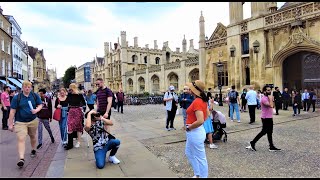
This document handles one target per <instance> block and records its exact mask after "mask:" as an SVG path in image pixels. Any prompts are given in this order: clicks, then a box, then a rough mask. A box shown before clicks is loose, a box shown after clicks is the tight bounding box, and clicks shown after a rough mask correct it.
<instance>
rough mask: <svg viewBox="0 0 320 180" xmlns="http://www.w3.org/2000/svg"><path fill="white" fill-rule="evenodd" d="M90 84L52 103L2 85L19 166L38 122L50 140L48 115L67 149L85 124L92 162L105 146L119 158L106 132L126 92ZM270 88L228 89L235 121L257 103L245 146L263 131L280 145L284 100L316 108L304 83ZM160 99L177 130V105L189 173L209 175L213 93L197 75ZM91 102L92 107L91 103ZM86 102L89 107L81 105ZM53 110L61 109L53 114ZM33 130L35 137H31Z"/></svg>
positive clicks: (6, 125)
mask: <svg viewBox="0 0 320 180" xmlns="http://www.w3.org/2000/svg"><path fill="white" fill-rule="evenodd" d="M95 85H96V86H97V91H96V92H92V90H89V91H88V92H85V91H79V89H78V86H77V85H76V84H75V83H71V84H70V86H69V88H68V90H67V89H65V88H61V89H60V90H59V92H58V94H57V98H56V99H55V103H54V104H53V103H52V99H53V98H52V97H53V96H52V95H50V94H48V93H47V91H46V90H45V89H40V90H39V91H38V92H37V93H35V92H33V91H32V84H31V83H30V82H29V81H25V82H23V84H22V91H21V92H20V93H18V94H16V95H14V94H13V95H11V94H12V93H11V90H10V87H7V86H5V87H4V89H3V90H4V92H3V93H2V94H1V104H2V111H3V119H2V127H3V129H4V130H7V129H9V130H10V131H14V132H15V133H16V135H17V148H18V155H19V156H18V157H19V160H18V163H17V165H18V166H19V167H23V166H24V163H25V158H24V155H25V144H26V137H27V135H29V137H30V144H31V148H32V150H31V157H35V156H36V154H37V151H36V150H37V149H40V148H41V147H42V144H43V142H42V136H43V135H42V133H43V132H42V131H43V125H44V127H45V129H46V130H47V131H48V134H49V136H50V139H51V143H55V137H54V136H53V134H52V131H51V128H50V122H51V121H52V119H54V120H57V121H58V122H59V129H60V136H61V137H60V138H61V142H62V146H64V148H65V149H66V150H69V149H72V148H74V147H75V148H79V147H80V145H81V135H82V134H83V130H84V131H86V132H87V133H88V134H89V136H90V137H91V138H92V142H93V151H94V156H95V160H96V167H97V168H99V169H102V168H104V166H105V159H106V156H107V152H108V151H110V155H109V158H108V161H109V162H112V163H114V164H119V163H120V160H119V159H117V158H116V156H115V155H116V153H117V150H118V149H119V147H120V140H119V139H117V138H116V137H114V136H113V135H112V134H111V126H112V125H113V122H112V120H111V119H110V117H111V111H112V108H114V111H118V112H121V113H123V102H124V101H125V94H124V93H123V92H122V90H121V89H119V92H117V93H113V92H112V90H111V89H109V88H108V87H106V86H105V85H104V81H103V80H102V79H101V78H98V79H97V80H96V84H95ZM271 92H272V87H270V86H268V85H265V86H264V87H263V89H262V91H260V90H258V91H255V90H254V86H250V87H249V91H247V90H246V89H244V90H243V92H242V93H241V94H239V93H238V92H237V91H236V90H235V86H231V88H230V89H228V92H227V95H226V99H225V101H226V103H227V104H228V107H229V112H228V115H229V118H230V121H231V122H233V121H234V117H233V114H234V112H235V113H236V119H237V122H238V123H240V122H241V119H240V112H246V109H247V108H246V107H247V106H248V110H249V116H250V121H249V124H253V123H255V120H256V117H255V115H256V113H255V111H256V109H258V110H261V121H262V130H261V132H260V133H259V134H258V135H257V136H256V137H255V138H254V139H253V140H252V141H250V142H249V146H247V147H246V148H247V149H251V150H253V151H256V148H255V144H256V143H257V142H258V141H259V139H260V138H261V137H262V136H264V135H266V134H267V137H268V141H269V150H270V151H280V150H281V149H279V148H276V147H275V146H274V143H273V140H272V133H273V115H274V114H275V115H278V114H279V112H278V111H279V109H281V108H282V107H283V109H284V110H288V107H289V105H290V104H292V106H293V110H294V114H293V115H294V116H295V115H296V114H297V113H298V114H299V113H300V109H301V108H302V105H303V108H304V111H309V109H310V106H311V105H312V106H313V112H314V111H315V101H316V94H315V93H314V90H313V89H311V90H310V92H309V91H308V90H307V89H306V90H305V91H304V93H303V94H302V95H301V94H300V92H298V91H292V93H291V94H289V93H288V89H287V88H285V89H284V92H282V93H281V92H280V91H279V88H278V87H275V91H273V93H271ZM290 99H291V101H290ZM163 101H164V105H165V110H166V115H167V117H166V123H165V128H166V130H167V131H171V130H176V128H175V127H174V119H175V116H176V114H177V111H178V110H179V108H180V109H181V113H182V116H183V124H184V125H183V127H182V128H181V129H182V130H184V131H185V133H186V147H185V154H186V157H187V159H188V161H189V163H190V165H191V166H192V168H193V171H194V177H208V162H207V159H206V152H205V147H206V146H205V142H206V141H208V146H209V148H210V149H216V148H218V146H217V145H215V144H214V143H213V142H214V141H213V133H214V131H215V130H216V129H215V128H214V125H213V121H214V114H215V113H214V112H215V111H214V109H215V108H214V104H218V103H217V101H218V97H217V96H214V97H212V94H211V92H210V89H209V92H208V93H206V92H205V84H204V82H202V81H200V80H196V81H195V82H191V83H187V84H186V85H185V86H184V88H183V92H182V93H181V94H180V95H178V94H177V93H176V92H175V87H174V86H172V85H171V86H169V88H168V91H167V92H165V93H164V97H163ZM95 104H96V107H97V108H96V109H97V110H95V108H94V105H95ZM53 106H54V109H55V110H54V109H53ZM87 106H88V107H89V110H88V111H86V107H87ZM53 110H54V111H53ZM56 111H58V112H60V113H57V115H56ZM220 114H221V113H220ZM37 133H38V140H37V139H36V134H37ZM74 138H76V139H77V141H76V144H75V145H74V144H73V139H74ZM37 143H38V145H37Z"/></svg>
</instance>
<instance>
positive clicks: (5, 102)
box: [0, 86, 11, 130]
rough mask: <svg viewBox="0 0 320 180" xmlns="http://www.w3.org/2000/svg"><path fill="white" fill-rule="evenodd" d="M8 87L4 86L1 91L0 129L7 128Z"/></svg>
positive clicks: (8, 110) (8, 108) (8, 109)
mask: <svg viewBox="0 0 320 180" xmlns="http://www.w3.org/2000/svg"><path fill="white" fill-rule="evenodd" d="M10 91H11V90H10V87H9V86H4V87H3V92H2V93H1V98H0V99H1V104H2V107H1V110H2V129H3V130H8V118H9V113H10V102H11V101H10V95H9V93H10Z"/></svg>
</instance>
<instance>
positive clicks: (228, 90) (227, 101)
mask: <svg viewBox="0 0 320 180" xmlns="http://www.w3.org/2000/svg"><path fill="white" fill-rule="evenodd" d="M230 90H231V88H228V89H227V92H226V99H225V101H226V103H227V104H228V117H229V119H230V99H229V96H228V94H229V92H230ZM215 101H216V100H215Z"/></svg>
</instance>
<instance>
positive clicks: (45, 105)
mask: <svg viewBox="0 0 320 180" xmlns="http://www.w3.org/2000/svg"><path fill="white" fill-rule="evenodd" d="M39 95H40V98H41V101H42V109H41V110H40V112H39V113H38V114H37V116H38V118H39V124H38V146H37V149H41V148H42V129H43V128H42V124H43V125H44V127H45V128H46V130H47V131H48V133H49V136H50V138H51V143H54V141H55V140H54V137H53V135H52V131H51V128H50V122H51V121H52V102H51V97H48V96H46V90H45V89H40V90H39Z"/></svg>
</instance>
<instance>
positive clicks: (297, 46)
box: [199, 2, 320, 99]
mask: <svg viewBox="0 0 320 180" xmlns="http://www.w3.org/2000/svg"><path fill="white" fill-rule="evenodd" d="M242 6H243V3H242V2H230V3H229V8H230V22H231V23H230V24H229V25H228V26H224V25H222V24H221V23H218V25H217V28H216V30H215V31H214V32H213V34H212V36H211V37H210V39H208V40H206V45H205V47H204V48H203V49H205V54H204V55H205V62H206V66H205V67H202V68H203V69H201V68H200V72H201V70H203V71H204V72H206V73H207V74H206V78H205V81H206V85H207V86H208V87H214V88H215V91H218V88H217V87H218V85H219V83H220V84H223V90H226V88H228V87H230V86H231V85H235V86H236V89H237V90H242V89H243V88H245V87H247V85H249V84H254V85H255V86H256V89H261V88H262V87H263V85H265V84H274V86H278V87H279V88H280V89H281V90H283V88H284V86H287V84H286V82H287V80H286V78H285V77H284V76H283V73H284V69H285V68H286V67H284V66H283V63H284V61H290V57H291V56H292V55H294V54H296V53H299V52H305V55H306V56H307V55H308V53H314V54H315V55H313V56H308V57H310V58H309V60H308V59H307V58H306V59H304V60H300V61H303V62H302V63H305V64H308V63H309V64H312V63H313V64H314V65H315V66H313V67H309V69H307V70H306V69H302V71H309V70H310V71H311V70H312V71H313V73H311V74H310V73H309V75H308V76H310V78H309V79H308V78H306V77H305V76H303V77H301V75H298V74H297V75H296V74H295V72H294V71H292V72H291V73H292V76H299V78H300V79H299V80H298V82H296V84H302V85H301V87H300V86H298V85H293V86H291V87H289V89H297V90H299V89H300V88H305V87H308V88H310V87H313V88H316V91H318V92H317V94H318V95H319V94H320V77H318V76H319V75H317V74H319V73H318V72H316V70H315V69H316V67H318V68H319V65H320V54H319V53H320V33H319V29H320V3H319V2H291V3H285V5H284V6H283V7H281V8H280V9H277V7H276V4H275V3H274V2H251V17H250V18H248V19H243V18H242V17H243V16H242V13H243V7H242ZM200 33H201V32H200ZM200 36H203V37H202V38H204V33H202V34H200ZM200 39H201V38H200ZM200 52H202V51H201V49H200ZM202 55H203V54H201V53H200V55H199V56H200V57H201V56H202ZM219 60H220V62H221V63H222V64H223V65H224V69H223V73H219V72H218V71H217V66H216V64H217V63H218V62H219ZM292 62H293V61H292ZM307 66H308V65H305V67H307ZM309 66H310V65H309ZM218 73H219V74H218ZM304 74H306V73H304ZM309 81H310V83H311V84H310V83H309V84H308V82H309ZM298 87H300V88H298ZM318 99H319V98H318Z"/></svg>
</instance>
